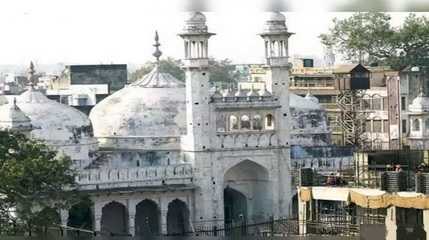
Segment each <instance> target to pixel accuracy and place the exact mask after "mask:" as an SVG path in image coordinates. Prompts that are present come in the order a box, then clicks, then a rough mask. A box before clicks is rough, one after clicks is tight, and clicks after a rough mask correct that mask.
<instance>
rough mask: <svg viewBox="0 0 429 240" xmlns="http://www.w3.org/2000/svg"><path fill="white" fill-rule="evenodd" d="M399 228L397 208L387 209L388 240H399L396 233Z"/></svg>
mask: <svg viewBox="0 0 429 240" xmlns="http://www.w3.org/2000/svg"><path fill="white" fill-rule="evenodd" d="M425 227H426V226H425ZM397 228H398V226H397V225H396V207H394V206H392V207H389V208H387V214H386V239H389V240H396V239H397V233H396V230H397Z"/></svg>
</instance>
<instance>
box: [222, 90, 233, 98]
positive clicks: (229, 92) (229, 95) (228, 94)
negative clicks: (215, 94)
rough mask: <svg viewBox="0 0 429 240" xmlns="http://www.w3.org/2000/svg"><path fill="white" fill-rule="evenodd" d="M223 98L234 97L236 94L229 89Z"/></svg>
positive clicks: (225, 91)
mask: <svg viewBox="0 0 429 240" xmlns="http://www.w3.org/2000/svg"><path fill="white" fill-rule="evenodd" d="M222 96H223V97H234V93H233V92H232V91H231V89H229V88H227V89H225V90H224V91H223V94H222Z"/></svg>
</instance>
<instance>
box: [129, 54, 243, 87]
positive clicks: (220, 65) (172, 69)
mask: <svg viewBox="0 0 429 240" xmlns="http://www.w3.org/2000/svg"><path fill="white" fill-rule="evenodd" d="M209 64H210V82H211V83H213V84H216V85H228V84H232V83H234V82H236V81H237V77H238V76H237V73H236V72H235V66H234V65H233V64H232V62H231V60H229V59H223V60H216V59H213V58H211V59H209ZM154 67H155V62H147V63H146V64H144V65H143V66H142V67H141V68H139V69H137V70H136V71H135V72H133V73H131V74H130V82H134V81H136V80H138V79H140V78H142V77H143V76H144V75H146V74H148V73H149V72H150V71H152V69H153V68H154ZM159 67H160V71H162V72H166V73H170V74H171V75H172V76H173V77H175V78H177V79H178V80H181V81H185V72H184V71H183V69H182V68H181V61H180V60H176V59H174V58H170V57H169V58H167V59H163V60H160V62H159Z"/></svg>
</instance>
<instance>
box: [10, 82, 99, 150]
mask: <svg viewBox="0 0 429 240" xmlns="http://www.w3.org/2000/svg"><path fill="white" fill-rule="evenodd" d="M17 105H18V107H19V109H21V110H22V112H24V113H25V115H27V116H28V117H29V118H30V120H31V124H32V125H33V131H32V132H31V133H32V136H34V137H36V138H38V139H42V140H46V141H48V142H51V143H58V144H62V143H64V142H76V141H79V139H80V137H81V136H82V135H84V134H87V135H92V128H91V122H90V121H89V119H88V117H87V116H86V115H85V114H84V113H82V112H80V111H79V110H77V109H75V108H73V107H70V106H68V105H64V104H61V103H58V102H56V101H53V100H50V99H48V98H47V97H46V96H45V95H43V94H42V93H41V92H39V91H36V90H34V89H32V88H31V89H29V90H27V91H26V92H24V93H23V94H21V95H20V96H19V97H18V98H17Z"/></svg>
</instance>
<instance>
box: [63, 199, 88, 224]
mask: <svg viewBox="0 0 429 240" xmlns="http://www.w3.org/2000/svg"><path fill="white" fill-rule="evenodd" d="M92 206H93V203H92V201H91V200H90V199H89V198H85V199H82V201H81V202H79V203H78V204H75V205H73V206H72V207H71V208H70V210H69V218H68V220H67V226H69V227H74V228H83V229H88V230H92V229H93V223H92V210H91V207H92Z"/></svg>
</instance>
